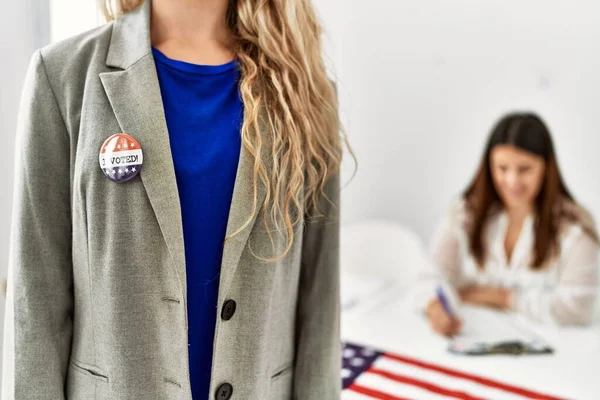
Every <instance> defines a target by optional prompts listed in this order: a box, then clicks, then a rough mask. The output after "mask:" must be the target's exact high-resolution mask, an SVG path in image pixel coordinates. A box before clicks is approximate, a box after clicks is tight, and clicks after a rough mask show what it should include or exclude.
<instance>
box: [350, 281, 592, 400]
mask: <svg viewBox="0 0 600 400" xmlns="http://www.w3.org/2000/svg"><path fill="white" fill-rule="evenodd" d="M405 293H406V290H405V289H401V288H399V287H395V286H389V287H388V288H387V289H386V290H384V291H381V292H380V293H378V294H377V295H376V296H370V298H369V299H367V300H364V299H362V300H361V301H360V303H359V304H357V305H356V306H354V307H352V308H351V309H349V310H345V311H343V312H342V338H343V340H344V341H350V342H356V343H360V344H364V345H368V346H372V347H374V348H377V349H380V350H384V351H389V352H394V353H397V354H401V355H405V356H409V357H412V358H415V359H419V360H422V361H428V362H432V363H435V364H437V365H441V366H446V367H449V368H453V369H457V370H461V371H464V372H466V373H471V374H475V375H478V376H482V377H486V378H491V379H494V380H497V381H501V382H503V383H506V384H512V385H516V386H519V387H523V388H528V389H531V390H535V391H540V392H544V393H547V394H550V395H554V396H559V397H564V398H569V399H577V400H587V399H590V400H598V399H600V326H597V325H596V326H593V327H590V328H552V327H548V326H539V325H533V324H530V325H529V328H530V329H532V330H533V331H535V332H536V333H537V334H539V335H540V336H542V337H543V338H544V339H546V340H547V341H548V342H549V343H550V344H551V345H552V346H553V347H554V349H555V354H553V355H531V356H520V357H519V356H499V355H494V356H480V357H468V356H460V355H453V354H451V353H448V352H447V346H448V339H446V338H444V337H442V336H439V335H437V334H435V333H433V332H432V331H431V329H430V328H429V326H428V324H427V322H426V321H425V320H424V318H423V317H422V316H421V315H419V314H418V313H417V312H415V310H414V308H413V307H412V306H411V304H410V302H409V301H408V299H407V298H406V296H403V294H405Z"/></svg>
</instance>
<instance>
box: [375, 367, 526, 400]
mask: <svg viewBox="0 0 600 400" xmlns="http://www.w3.org/2000/svg"><path fill="white" fill-rule="evenodd" d="M373 367H375V368H379V369H383V370H386V371H390V372H392V373H395V374H398V375H402V376H406V377H409V378H413V379H420V380H425V381H428V382H435V384H437V385H439V386H443V387H445V388H447V389H453V390H461V391H465V392H467V393H469V394H471V395H473V396H479V397H483V398H485V399H494V400H525V399H527V398H526V397H523V396H520V395H518V394H515V393H510V392H505V391H504V390H501V389H497V388H493V387H489V386H486V385H482V384H480V383H477V382H473V381H469V380H464V379H457V378H455V377H453V376H449V375H446V374H442V373H440V372H437V371H432V370H429V369H424V368H419V367H415V366H414V365H410V364H405V363H402V362H398V361H396V360H392V359H391V358H386V357H380V358H379V359H377V361H375V363H374V364H373Z"/></svg>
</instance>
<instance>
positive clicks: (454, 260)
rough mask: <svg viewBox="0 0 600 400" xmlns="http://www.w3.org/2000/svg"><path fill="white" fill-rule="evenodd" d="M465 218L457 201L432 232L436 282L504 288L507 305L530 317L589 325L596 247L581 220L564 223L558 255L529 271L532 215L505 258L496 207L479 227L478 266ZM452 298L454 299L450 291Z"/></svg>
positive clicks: (504, 222) (502, 219) (502, 221)
mask: <svg viewBox="0 0 600 400" xmlns="http://www.w3.org/2000/svg"><path fill="white" fill-rule="evenodd" d="M466 222H467V212H466V202H465V201H464V200H460V201H457V202H456V203H455V204H454V205H453V206H452V207H451V208H450V210H449V211H448V213H447V215H446V217H445V218H444V220H443V221H442V222H441V224H440V226H439V227H438V229H437V231H436V234H435V236H434V240H433V243H432V247H431V265H430V267H431V268H432V269H433V271H430V273H431V272H433V274H434V276H436V277H437V278H438V279H441V280H442V282H439V283H441V284H443V285H444V286H445V287H446V288H448V287H450V288H451V290H452V289H454V290H456V289H460V288H462V287H464V286H468V285H488V286H495V287H506V288H510V289H512V290H511V291H512V295H511V308H512V309H513V310H515V311H517V312H519V313H521V314H523V315H525V316H527V317H528V318H530V319H532V320H535V321H539V322H542V323H550V324H558V325H567V324H570V325H585V324H588V323H590V321H591V319H592V317H593V313H594V309H595V301H596V298H597V297H598V291H599V288H600V279H599V267H598V260H599V257H598V256H599V252H598V249H599V247H598V244H597V242H596V241H595V240H594V239H593V238H592V237H591V236H590V235H589V234H587V233H585V231H584V229H583V227H582V225H581V224H576V223H569V224H565V225H564V226H563V227H562V228H561V231H560V234H559V241H560V253H559V255H558V256H557V257H554V258H553V259H552V260H550V261H549V262H547V264H546V265H545V266H544V267H543V268H542V269H541V270H532V269H531V268H530V267H529V265H530V262H531V260H532V257H533V245H534V238H535V231H534V216H531V215H530V216H529V217H527V219H526V220H525V222H524V224H523V227H522V229H521V232H520V235H519V238H518V240H517V242H516V244H515V247H514V249H513V252H512V256H511V259H510V261H509V260H507V257H506V252H505V249H504V241H505V237H506V230H507V228H508V216H507V215H506V213H505V212H503V211H498V212H497V213H495V214H494V216H492V217H490V218H489V220H488V222H487V225H486V227H487V228H486V230H484V232H485V235H486V238H485V240H486V241H485V248H486V249H487V252H488V256H487V258H486V262H485V265H484V268H479V267H478V265H477V262H476V261H475V259H474V257H473V256H472V255H471V252H470V250H469V242H468V236H467V231H466V228H465V226H466ZM452 296H454V297H455V299H456V298H457V297H458V296H457V293H456V292H454V293H452ZM429 298H431V296H429ZM424 304H425V303H424V302H422V303H421V307H422V306H424Z"/></svg>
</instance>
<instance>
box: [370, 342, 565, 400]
mask: <svg viewBox="0 0 600 400" xmlns="http://www.w3.org/2000/svg"><path fill="white" fill-rule="evenodd" d="M382 357H386V358H390V359H392V360H396V361H399V362H403V363H406V364H410V365H414V366H416V367H420V368H424V369H428V370H431V371H436V372H440V373H443V374H446V375H450V376H453V377H456V378H461V379H465V380H469V381H473V382H477V383H479V384H482V385H486V386H490V387H494V388H497V389H501V390H504V391H506V392H510V393H515V394H518V395H520V396H524V397H527V398H530V399H537V400H563V399H561V398H559V397H553V396H550V395H546V394H542V393H538V392H535V391H532V390H528V389H524V388H520V387H517V386H513V385H508V384H505V383H501V382H498V381H494V380H492V379H488V378H482V377H479V376H475V375H471V374H467V373H465V372H459V371H456V370H452V369H449V368H445V367H441V366H438V365H434V364H431V363H427V362H424V361H419V360H415V359H412V358H409V357H405V356H400V355H397V354H391V353H385V354H384V355H383V356H382Z"/></svg>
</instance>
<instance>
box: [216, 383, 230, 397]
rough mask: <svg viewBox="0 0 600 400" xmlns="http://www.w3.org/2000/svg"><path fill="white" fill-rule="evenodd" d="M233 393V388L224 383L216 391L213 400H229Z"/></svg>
mask: <svg viewBox="0 0 600 400" xmlns="http://www.w3.org/2000/svg"><path fill="white" fill-rule="evenodd" d="M232 393H233V386H231V384H229V383H224V384H222V385H221V386H219V388H218V389H217V392H216V393H215V400H229V399H230V398H231V394H232Z"/></svg>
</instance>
